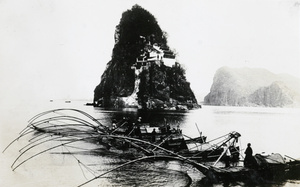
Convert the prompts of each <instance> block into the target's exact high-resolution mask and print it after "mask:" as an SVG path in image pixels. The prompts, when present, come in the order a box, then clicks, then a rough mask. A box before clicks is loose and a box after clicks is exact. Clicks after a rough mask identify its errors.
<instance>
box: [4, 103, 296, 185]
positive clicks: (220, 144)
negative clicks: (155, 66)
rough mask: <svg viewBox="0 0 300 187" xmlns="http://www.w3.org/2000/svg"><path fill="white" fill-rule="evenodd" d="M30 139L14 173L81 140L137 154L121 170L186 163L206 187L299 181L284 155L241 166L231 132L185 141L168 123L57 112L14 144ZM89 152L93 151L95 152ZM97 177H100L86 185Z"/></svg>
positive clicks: (35, 121)
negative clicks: (109, 119) (107, 122)
mask: <svg viewBox="0 0 300 187" xmlns="http://www.w3.org/2000/svg"><path fill="white" fill-rule="evenodd" d="M65 113H71V114H65ZM197 129H198V127H197ZM28 134H33V135H34V137H33V138H31V139H30V141H29V143H28V144H27V145H26V146H24V147H23V148H22V149H20V155H19V156H18V157H17V158H16V160H15V161H14V163H13V164H12V169H13V170H15V169H16V168H18V167H19V166H21V165H22V164H24V163H25V162H27V161H28V160H30V159H32V158H34V157H36V156H38V155H40V154H42V153H45V152H47V151H51V150H54V149H56V148H59V147H66V146H70V145H72V144H75V143H78V142H82V141H84V142H88V143H94V144H95V145H99V144H100V145H101V146H103V147H104V148H105V149H106V150H109V151H113V150H121V151H122V152H138V155H136V156H135V157H133V158H131V160H129V161H128V162H127V163H125V164H123V165H128V164H131V163H134V162H140V161H143V160H149V159H152V160H157V159H163V160H179V161H182V162H185V163H187V164H190V165H192V166H193V167H195V168H196V169H198V170H199V171H200V172H202V173H203V174H204V175H205V176H206V177H205V178H204V181H206V182H207V183H219V182H222V181H223V182H224V181H241V180H242V181H246V182H254V183H261V182H264V181H268V180H270V181H272V180H277V179H284V180H285V179H289V178H298V179H299V178H300V161H299V160H296V159H293V158H290V157H288V156H286V157H288V158H289V160H288V161H287V160H286V159H285V158H284V157H282V156H281V155H279V154H272V155H266V156H264V155H261V154H256V155H254V156H253V163H252V165H251V167H244V166H243V165H242V164H241V162H240V161H242V160H243V155H242V154H241V150H242V149H241V148H240V146H239V145H238V142H239V138H240V137H241V135H240V134H239V133H238V132H229V133H228V134H225V135H223V136H221V137H218V138H215V139H212V140H208V138H207V137H206V136H203V135H202V133H201V132H200V131H199V136H198V137H189V136H186V135H184V133H183V132H182V130H181V129H180V128H179V126H176V127H173V126H171V125H169V124H162V125H160V126H153V125H151V124H148V123H141V120H138V121H137V122H136V123H132V122H130V121H129V120H128V119H126V118H124V119H122V120H120V121H115V120H114V121H113V122H112V124H111V125H110V126H109V127H108V126H105V125H103V124H101V123H100V122H99V121H98V120H97V119H95V118H93V117H92V116H90V115H89V114H87V113H85V112H83V111H80V110H76V109H56V110H51V111H46V112H43V113H40V114H38V115H36V116H34V117H33V118H32V119H31V120H30V121H29V124H28V126H27V127H26V128H25V129H24V130H23V131H22V132H21V133H20V136H19V137H17V138H16V139H15V140H14V141H13V142H15V141H18V140H19V139H20V138H22V137H23V136H25V135H28ZM54 141H55V142H56V143H57V144H54V145H53V144H51V147H50V148H47V149H45V150H43V151H40V152H37V153H35V154H34V155H32V156H29V157H28V158H27V159H24V160H23V161H22V160H21V158H22V157H23V156H24V155H25V153H27V152H30V151H29V150H31V149H33V148H35V147H37V146H40V145H41V144H45V143H47V142H54ZM13 142H11V144H12V143H13ZM11 144H9V145H8V146H7V148H8V147H9V146H10V145H11ZM70 147H71V146H70ZM73 147H74V146H73ZM77 149H80V148H79V147H77ZM85 149H86V148H84V149H82V150H85ZM68 150H69V149H68ZM89 151H95V152H96V151H98V148H97V147H96V148H92V149H90V150H89ZM228 152H229V153H230V156H228ZM70 154H72V153H71V152H70ZM74 158H75V157H74ZM225 162H230V165H228V166H229V167H228V166H227V167H225V164H224V163H225ZM123 165H121V166H118V167H117V168H120V167H122V166H123ZM106 173H107V172H106ZM100 176H102V175H99V176H96V177H95V178H94V179H91V180H89V181H92V180H95V179H97V178H99V177H100ZM89 181H87V182H86V183H88V182H89ZM86 183H84V184H86ZM84 184H83V185H84Z"/></svg>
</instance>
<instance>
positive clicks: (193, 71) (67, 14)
mask: <svg viewBox="0 0 300 187" xmlns="http://www.w3.org/2000/svg"><path fill="white" fill-rule="evenodd" d="M135 4H139V5H140V6H142V7H143V8H145V9H146V10H148V11H149V12H150V13H152V14H153V15H154V16H155V17H156V19H157V21H158V23H159V25H160V27H161V28H162V30H164V31H166V32H167V33H168V36H169V38H168V41H169V46H170V47H171V48H173V49H175V50H176V51H177V52H178V61H179V62H180V63H181V64H183V65H184V66H185V68H186V76H187V79H188V81H189V82H191V87H192V89H193V91H194V93H195V94H196V95H206V94H207V93H208V92H209V89H210V86H211V84H212V80H213V76H214V73H215V72H216V70H217V69H218V68H220V67H222V66H229V67H256V68H266V69H268V70H270V71H272V72H274V73H289V74H292V75H294V76H298V77H299V76H300V38H299V36H300V15H299V10H300V0H205V1H204V0H193V1H192V0H187V1H179V0H169V1H167V0H164V1H159V0H150V1H148V0H143V1H131V0H110V1H103V0H51V1H49V0H26V1H23V0H0V89H1V97H0V103H1V101H4V100H14V99H20V98H21V99H27V98H30V97H34V98H44V99H79V98H80V99H92V98H93V91H94V88H95V86H96V85H98V84H99V82H100V76H101V75H102V73H103V71H104V69H105V67H106V64H107V62H108V61H109V60H110V59H111V54H112V49H113V46H114V31H115V26H116V25H117V24H118V23H119V21H120V18H121V15H122V12H124V11H126V10H127V9H130V8H131V7H132V6H133V5H135Z"/></svg>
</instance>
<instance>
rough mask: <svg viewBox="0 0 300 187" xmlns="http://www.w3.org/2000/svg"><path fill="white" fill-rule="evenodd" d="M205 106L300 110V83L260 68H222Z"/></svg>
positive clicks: (291, 77)
mask: <svg viewBox="0 0 300 187" xmlns="http://www.w3.org/2000/svg"><path fill="white" fill-rule="evenodd" d="M204 102H205V104H209V105H217V106H263V107H299V106H300V80H299V79H298V78H296V77H293V76H291V75H287V74H274V73H272V72H270V71H268V70H265V69H258V68H229V67H222V68H220V69H218V70H217V72H216V73H215V76H214V79H213V84H212V86H211V89H210V93H209V94H208V95H207V96H206V97H205V98H204Z"/></svg>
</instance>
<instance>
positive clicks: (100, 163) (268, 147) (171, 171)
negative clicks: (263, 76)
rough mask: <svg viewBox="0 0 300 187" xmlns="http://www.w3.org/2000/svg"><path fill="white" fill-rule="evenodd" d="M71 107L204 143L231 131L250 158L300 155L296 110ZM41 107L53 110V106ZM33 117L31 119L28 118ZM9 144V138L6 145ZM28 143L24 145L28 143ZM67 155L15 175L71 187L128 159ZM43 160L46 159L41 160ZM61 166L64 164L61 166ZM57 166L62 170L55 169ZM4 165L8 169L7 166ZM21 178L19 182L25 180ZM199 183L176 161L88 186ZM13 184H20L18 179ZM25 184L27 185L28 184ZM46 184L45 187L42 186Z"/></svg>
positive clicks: (107, 121) (129, 169) (112, 154)
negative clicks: (203, 139) (250, 152)
mask: <svg viewBox="0 0 300 187" xmlns="http://www.w3.org/2000/svg"><path fill="white" fill-rule="evenodd" d="M52 104H53V103H52ZM72 104H73V102H72V103H70V104H69V105H68V107H72V108H77V109H79V110H83V111H86V112H87V113H89V114H91V115H92V116H94V117H95V118H96V119H98V120H99V121H100V122H101V123H102V124H104V125H106V126H110V125H111V123H112V120H113V119H116V120H121V119H123V118H124V117H126V118H130V120H131V121H132V122H136V121H137V119H138V118H139V117H142V123H149V124H150V125H153V126H162V125H165V124H169V125H171V127H172V128H177V126H178V125H179V127H180V128H181V129H182V130H183V134H186V135H188V136H190V137H197V136H199V131H201V132H202V133H203V135H204V136H207V140H208V141H209V140H212V139H214V138H217V137H220V136H222V135H225V134H227V133H229V132H231V131H237V132H239V133H240V134H241V135H242V137H241V141H240V142H239V143H240V147H242V149H243V148H246V144H247V143H248V142H251V144H252V148H253V151H254V153H261V152H265V153H268V154H269V153H273V152H274V153H280V154H282V155H288V156H291V157H293V158H299V157H300V149H299V148H298V147H299V145H300V136H299V134H298V132H299V130H300V126H299V124H300V123H299V122H300V110H299V109H282V108H250V107H248V108H247V107H213V106H203V108H202V109H199V110H192V111H188V112H176V111H140V110H137V109H126V110H104V109H100V108H93V107H87V106H83V105H82V104H80V105H72ZM65 105H66V104H65V103H64V104H59V105H58V107H57V106H56V107H55V108H64V107H66V106H65ZM47 107H48V108H51V109H53V107H54V106H50V107H49V106H47ZM48 108H47V109H48ZM36 110H37V109H32V110H31V109H30V108H29V109H28V111H30V112H28V113H29V114H30V115H28V113H26V111H25V112H24V111H22V112H24V113H22V115H23V116H20V117H22V118H25V119H26V120H28V119H30V118H31V117H32V116H33V115H32V111H36ZM42 111H45V110H44V108H40V109H39V112H42ZM37 113H38V112H37ZM37 113H34V115H35V114H37ZM14 120H17V118H16V119H13V118H10V119H9V120H7V121H9V122H10V123H9V124H10V125H19V126H20V129H22V128H23V127H24V126H25V125H26V124H24V123H20V122H19V120H17V121H16V122H14ZM197 127H198V128H199V131H198V129H197ZM13 138H14V137H12V138H11V139H13ZM28 139H30V137H29V138H28ZM28 139H27V141H28ZM19 143H20V142H18V144H17V145H19ZM93 146H96V145H92V144H89V143H85V144H84V147H86V148H91V147H93ZM14 149H15V150H18V147H17V148H16V147H14V148H12V149H10V150H9V151H8V153H5V155H10V157H16V155H17V154H16V153H15V152H14ZM68 150H72V148H70V147H69V148H68ZM72 151H74V152H76V154H75V155H73V156H72V155H70V154H66V153H65V154H61V153H62V152H67V150H66V149H56V150H55V152H52V154H47V153H45V154H47V155H48V156H45V154H44V155H41V156H40V157H41V159H39V158H36V159H35V160H34V161H31V162H28V163H26V165H24V167H23V169H22V168H20V169H19V168H18V169H19V170H20V171H19V175H21V176H22V173H23V172H25V173H26V171H27V172H28V171H30V173H31V175H34V172H40V173H43V172H45V173H49V174H50V177H49V176H47V175H46V174H45V176H44V177H45V178H44V179H43V180H53V179H56V178H61V177H62V176H63V178H69V180H70V182H69V183H68V182H67V183H66V182H65V183H63V184H65V185H63V186H74V185H75V186H76V185H79V184H80V183H82V182H85V181H87V179H91V178H93V177H95V176H97V175H101V174H103V173H105V172H106V171H108V170H110V169H114V168H116V167H117V166H119V165H120V164H122V163H125V162H126V161H128V160H129V158H130V155H129V154H126V153H124V152H122V151H117V150H113V149H112V150H110V151H107V150H106V149H100V148H99V150H98V151H97V152H94V153H91V152H90V153H87V152H82V150H72ZM5 155H4V156H5ZM74 156H75V157H76V158H78V160H80V162H82V163H84V165H80V164H79V163H78V162H77V161H76V159H74ZM45 158H47V159H46V160H45ZM50 160H53V161H50ZM12 161H13V160H12V159H11V158H6V162H9V163H12ZM66 162H67V163H68V164H66ZM53 163H57V164H53ZM58 163H59V164H58ZM61 163H63V164H62V165H61ZM6 165H7V166H8V164H6ZM37 165H39V166H44V168H42V167H39V168H36V166H37ZM8 167H9V166H8ZM52 167H55V168H56V169H55V170H53V171H52V172H49V171H48V172H47V170H46V169H45V168H52ZM67 167H70V168H72V169H68V170H67V171H68V172H67V173H66V172H65V173H62V172H63V171H65V169H66V168H67ZM24 168H25V169H24ZM58 168H60V170H61V171H59V170H57V169H58ZM43 169H44V170H43ZM10 174H11V175H12V176H13V177H12V176H8V177H7V176H6V178H15V177H16V176H15V174H14V173H13V172H11V173H10ZM23 175H24V173H23ZM26 176H27V175H26ZM29 176H30V175H29ZM22 178H23V180H25V178H26V177H22ZM30 178H31V177H30ZM40 178H43V176H40ZM51 178H52V179H51ZM201 178H203V174H201V173H200V172H199V171H197V170H196V169H195V168H193V167H191V166H189V165H186V164H183V163H181V162H179V161H172V162H167V161H152V162H136V163H134V164H132V165H128V166H125V167H122V168H120V169H116V170H113V171H112V172H110V173H108V174H106V175H103V176H102V177H100V178H99V179H97V180H95V181H93V182H92V183H90V184H89V185H88V186H186V185H189V184H190V183H191V184H190V185H191V186H199V185H201ZM18 180H20V179H19V178H18ZM28 180H32V178H31V179H28ZM61 180H62V179H61ZM191 180H192V182H191ZM66 181H67V179H66ZM44 182H45V181H44ZM48 183H51V182H49V181H48ZM58 183H59V184H60V183H62V181H57V183H54V184H58ZM41 184H43V183H41ZM244 185H245V184H242V183H238V184H229V186H244ZM275 185H276V186H277V185H278V186H285V185H300V182H299V180H291V181H287V182H284V183H276V184H275ZM35 186H36V185H35ZM41 186H43V185H41ZM219 186H224V184H220V185H219Z"/></svg>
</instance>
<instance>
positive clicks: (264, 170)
mask: <svg viewBox="0 0 300 187" xmlns="http://www.w3.org/2000/svg"><path fill="white" fill-rule="evenodd" d="M205 175H206V177H205V178H204V179H203V181H205V183H206V184H208V183H220V182H229V183H230V182H238V181H240V182H245V183H247V184H255V185H258V184H264V183H268V182H274V181H285V180H288V179H300V161H299V160H296V159H293V160H289V161H286V158H284V157H283V156H282V155H280V154H278V153H276V154H271V155H261V154H256V155H254V156H253V163H252V165H251V167H244V166H232V167H227V168H225V167H210V169H209V171H207V172H206V173H205Z"/></svg>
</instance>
